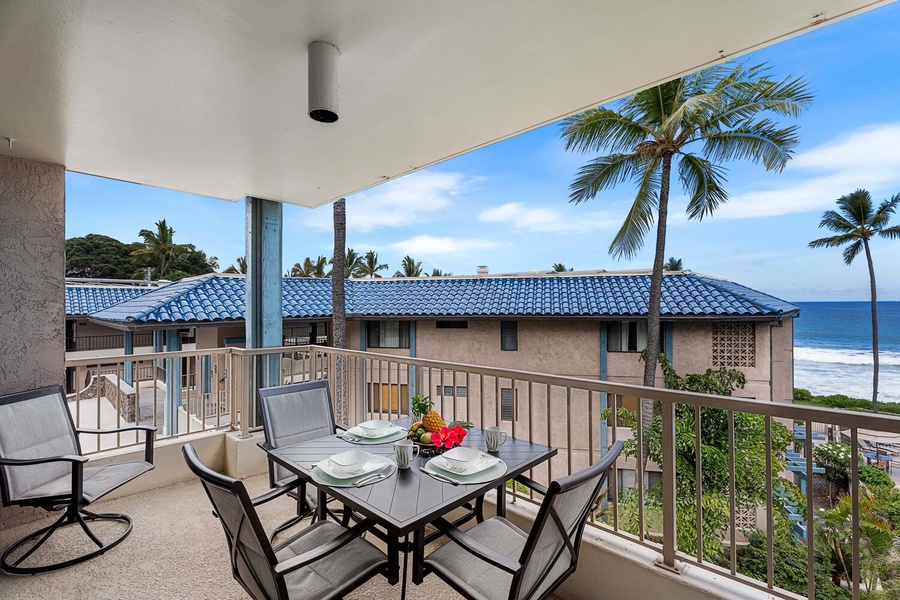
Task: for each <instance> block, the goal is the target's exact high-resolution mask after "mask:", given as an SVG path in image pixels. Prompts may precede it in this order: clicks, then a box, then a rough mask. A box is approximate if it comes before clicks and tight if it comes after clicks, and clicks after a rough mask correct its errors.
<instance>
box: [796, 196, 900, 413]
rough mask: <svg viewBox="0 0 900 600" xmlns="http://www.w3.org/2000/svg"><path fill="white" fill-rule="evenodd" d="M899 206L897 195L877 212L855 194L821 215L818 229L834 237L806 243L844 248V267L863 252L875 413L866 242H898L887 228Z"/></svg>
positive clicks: (868, 199) (897, 230)
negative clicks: (865, 263)
mask: <svg viewBox="0 0 900 600" xmlns="http://www.w3.org/2000/svg"><path fill="white" fill-rule="evenodd" d="M898 204H900V194H897V195H896V196H894V197H893V198H891V199H890V200H884V201H883V202H882V203H881V204H880V205H878V208H875V207H874V206H873V205H872V196H871V195H870V194H869V192H867V191H866V190H856V191H855V192H853V193H851V194H847V195H846V196H841V197H840V198H838V199H837V206H838V209H837V210H826V211H825V212H824V213H822V220H821V222H820V223H819V227H820V228H822V227H824V228H825V229H830V230H831V231H833V232H835V233H836V234H837V235H833V236H830V237H824V238H819V239H817V240H813V241H811V242H810V243H809V247H810V248H838V247H841V246H845V248H844V262H845V263H846V264H848V265H850V264H852V263H853V260H854V259H855V258H856V257H857V256H859V254H860V252H863V251H865V254H866V262H867V263H868V267H869V292H870V295H871V302H872V357H873V377H872V409H873V410H874V411H875V412H878V304H877V302H876V297H877V293H876V284H875V266H874V265H873V264H872V251H871V249H870V248H869V243H870V240H871V239H872V238H874V237H876V236H877V237H882V238H886V239H889V240H896V239H900V225H894V226H893V227H889V226H888V225H889V223H890V220H891V217H892V216H893V214H894V211H896V210H897V205H898Z"/></svg>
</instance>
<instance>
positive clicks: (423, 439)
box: [407, 416, 471, 456]
mask: <svg viewBox="0 0 900 600" xmlns="http://www.w3.org/2000/svg"><path fill="white" fill-rule="evenodd" d="M435 419H437V423H438V425H435ZM470 426H471V423H468V422H463V421H454V422H452V423H450V425H447V424H446V423H445V422H444V420H443V419H441V418H440V417H439V416H436V417H433V418H432V419H428V418H427V417H426V419H424V420H423V421H420V422H416V423H414V424H413V425H412V427H410V428H409V434H408V436H407V437H408V438H409V439H411V440H412V441H413V443H414V444H416V445H417V446H419V452H420V453H422V454H423V455H424V456H434V455H436V454H441V453H442V452H444V451H445V450H449V449H450V448H455V447H456V446H459V445H460V444H461V443H462V441H463V438H465V437H466V435H467V434H468V432H467V431H466V428H467V427H470Z"/></svg>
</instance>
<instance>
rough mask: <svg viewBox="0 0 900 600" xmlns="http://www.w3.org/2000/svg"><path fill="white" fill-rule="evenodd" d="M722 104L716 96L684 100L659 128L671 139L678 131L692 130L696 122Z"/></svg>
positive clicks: (700, 95) (709, 95)
mask: <svg viewBox="0 0 900 600" xmlns="http://www.w3.org/2000/svg"><path fill="white" fill-rule="evenodd" d="M722 103H723V98H722V97H721V96H719V95H718V94H710V93H706V94H699V95H696V96H690V97H688V98H685V99H684V100H683V101H682V102H681V103H680V104H679V105H678V106H677V107H676V108H675V110H674V111H673V112H672V114H670V115H669V116H668V118H667V119H666V120H665V121H664V122H663V124H662V125H661V126H660V129H661V130H662V131H664V132H666V133H667V134H668V135H669V136H670V137H671V138H674V137H675V136H676V135H678V133H679V132H680V131H683V130H693V129H695V128H696V126H697V125H696V124H697V123H698V122H702V121H703V120H704V117H703V115H706V114H708V113H709V112H711V111H713V110H715V109H716V108H718V107H719V106H720V105H721V104H722Z"/></svg>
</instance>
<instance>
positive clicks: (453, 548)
mask: <svg viewBox="0 0 900 600" xmlns="http://www.w3.org/2000/svg"><path fill="white" fill-rule="evenodd" d="M466 535H467V536H469V537H470V538H472V539H473V540H475V541H476V542H478V543H480V544H483V545H484V546H486V547H487V548H489V549H491V550H493V551H494V552H499V553H500V554H503V555H504V556H508V557H509V558H512V559H513V560H516V559H518V558H519V556H520V555H521V554H522V549H523V548H524V547H525V542H526V541H527V540H528V534H527V533H525V532H524V531H522V530H521V529H519V528H518V527H516V526H515V525H513V524H512V523H510V522H509V521H507V520H506V519H504V518H502V517H493V518H490V519H488V520H487V521H484V522H482V523H479V524H478V525H476V526H475V527H472V528H471V529H469V530H467V531H466ZM428 566H430V567H431V568H432V569H434V570H435V571H437V572H439V573H440V574H441V575H442V576H444V577H448V578H450V579H453V580H455V581H457V583H458V585H459V586H460V587H462V588H463V590H464V591H465V592H466V593H468V594H469V595H470V596H471V597H472V598H477V599H478V600H506V599H507V598H509V588H510V585H512V577H513V576H512V574H511V573H507V572H505V571H503V570H502V569H498V568H497V567H495V566H493V565H491V564H488V563H486V562H485V561H483V560H481V559H480V558H478V557H477V556H473V555H472V554H470V553H469V552H466V551H465V550H464V549H463V548H462V547H460V546H458V545H457V544H454V543H453V542H448V543H446V544H444V545H443V546H441V547H440V548H438V549H437V550H435V551H434V552H432V553H431V554H429V555H428Z"/></svg>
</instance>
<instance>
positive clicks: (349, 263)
mask: <svg viewBox="0 0 900 600" xmlns="http://www.w3.org/2000/svg"><path fill="white" fill-rule="evenodd" d="M337 202H341V200H338V201H337ZM337 202H335V205H337ZM345 210H346V209H345ZM345 227H346V225H345ZM338 235H339V234H338V232H337V231H335V232H334V236H335V240H336V242H337V238H338ZM343 239H344V243H345V244H346V239H347V233H346V231H345V232H344V234H343ZM336 259H337V255H336V254H335V255H334V256H333V257H332V258H331V260H330V261H328V263H329V264H330V265H332V266H334V264H335V262H337V261H336ZM362 263H363V258H362V256H360V255H359V253H358V252H357V251H356V250H354V249H353V248H347V252H346V253H345V254H344V279H346V278H348V277H359V276H360V275H359V268H360V266H361V265H362Z"/></svg>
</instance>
